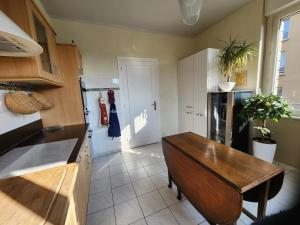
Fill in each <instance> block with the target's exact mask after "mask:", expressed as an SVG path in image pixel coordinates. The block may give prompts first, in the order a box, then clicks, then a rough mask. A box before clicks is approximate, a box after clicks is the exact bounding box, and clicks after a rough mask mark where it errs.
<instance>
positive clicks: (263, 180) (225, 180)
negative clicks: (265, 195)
mask: <svg viewBox="0 0 300 225" xmlns="http://www.w3.org/2000/svg"><path fill="white" fill-rule="evenodd" d="M168 137H170V136H168ZM168 137H163V138H162V143H163V141H165V142H167V143H168V144H170V145H172V146H173V147H174V148H176V149H178V150H179V151H180V152H182V153H183V154H184V155H186V156H187V157H188V158H190V159H192V160H193V161H194V162H196V163H197V164H198V165H200V166H202V167H204V168H206V169H207V170H208V171H210V172H212V173H213V174H214V175H216V176H217V177H218V178H220V179H221V180H222V181H224V182H225V183H226V184H228V185H229V186H231V187H232V188H234V189H235V190H237V191H239V192H240V193H242V194H243V193H245V192H246V191H248V190H250V189H252V188H254V187H256V186H259V185H260V184H262V183H264V182H265V181H267V180H268V179H271V178H272V177H274V176H276V175H278V174H280V173H282V172H284V169H283V168H280V167H278V169H277V170H274V173H272V176H270V175H266V176H265V177H264V178H263V179H261V180H260V182H258V183H255V182H253V183H255V184H253V183H250V184H248V185H246V186H245V187H244V188H240V187H238V186H236V185H235V184H233V183H232V182H230V181H229V180H228V179H226V178H225V177H223V176H221V175H219V174H218V173H217V172H216V171H214V170H213V169H211V168H209V167H208V166H206V165H204V164H203V163H201V162H199V161H198V160H196V159H195V158H193V157H192V156H190V155H189V154H187V153H186V152H185V151H184V150H182V149H181V148H180V147H178V146H176V145H174V144H173V143H171V142H170V141H169V140H168V139H166V138H168ZM234 150H235V149H234ZM235 151H238V150H235ZM267 177H268V179H267Z"/></svg>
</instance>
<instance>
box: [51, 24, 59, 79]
mask: <svg viewBox="0 0 300 225" xmlns="http://www.w3.org/2000/svg"><path fill="white" fill-rule="evenodd" d="M48 46H49V53H50V61H51V68H52V74H53V75H54V79H56V80H57V81H58V82H60V81H61V70H60V63H59V57H58V49H57V46H56V37H55V34H54V33H53V32H52V31H51V30H49V29H48Z"/></svg>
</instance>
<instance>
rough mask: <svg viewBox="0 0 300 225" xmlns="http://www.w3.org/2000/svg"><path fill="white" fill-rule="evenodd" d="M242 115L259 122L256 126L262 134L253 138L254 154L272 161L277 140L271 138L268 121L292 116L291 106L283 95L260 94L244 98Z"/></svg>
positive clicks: (276, 120)
mask: <svg viewBox="0 0 300 225" xmlns="http://www.w3.org/2000/svg"><path fill="white" fill-rule="evenodd" d="M241 116H242V117H243V118H244V119H247V120H249V119H253V120H255V121H254V122H255V123H256V124H258V126H255V127H254V128H255V129H257V130H258V131H259V133H260V134H261V136H260V137H255V138H253V155H254V156H255V157H257V158H260V159H263V160H265V161H267V162H270V163H272V162H273V159H274V155H275V151H276V141H274V140H273V139H272V138H271V131H270V129H269V128H267V121H268V120H271V121H274V122H276V123H278V121H279V120H280V119H281V118H282V117H286V118H291V116H292V110H291V107H290V106H289V105H288V103H287V101H286V100H285V99H284V98H283V97H281V96H277V95H273V94H271V95H268V96H266V95H263V94H258V95H255V96H252V97H250V98H248V99H246V100H244V102H243V109H242V111H241Z"/></svg>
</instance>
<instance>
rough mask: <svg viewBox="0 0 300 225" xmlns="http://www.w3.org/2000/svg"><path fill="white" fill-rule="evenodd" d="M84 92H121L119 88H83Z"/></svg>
mask: <svg viewBox="0 0 300 225" xmlns="http://www.w3.org/2000/svg"><path fill="white" fill-rule="evenodd" d="M82 90H83V91H84V92H89V91H109V90H114V91H118V90H120V88H118V87H112V88H83V89H82Z"/></svg>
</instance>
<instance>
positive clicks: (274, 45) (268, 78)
mask: <svg viewBox="0 0 300 225" xmlns="http://www.w3.org/2000/svg"><path fill="white" fill-rule="evenodd" d="M297 13H300V3H297V4H295V5H293V6H291V7H289V8H287V9H285V10H282V11H280V12H279V13H277V14H276V15H272V16H269V17H267V22H266V23H267V31H266V39H265V56H264V62H265V67H264V75H265V77H264V78H263V79H264V80H263V85H262V89H263V91H264V93H266V94H270V93H273V94H276V93H277V86H278V85H277V79H276V74H277V73H278V74H279V71H278V70H279V66H278V65H277V64H276V63H277V62H278V57H280V54H281V51H279V50H280V49H279V48H278V47H279V44H278V43H280V42H281V41H284V40H281V39H280V36H281V33H280V32H281V30H280V25H281V23H280V22H281V21H282V20H283V19H284V18H289V17H291V16H293V15H294V14H297ZM292 118H295V119H300V114H296V115H293V116H292Z"/></svg>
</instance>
